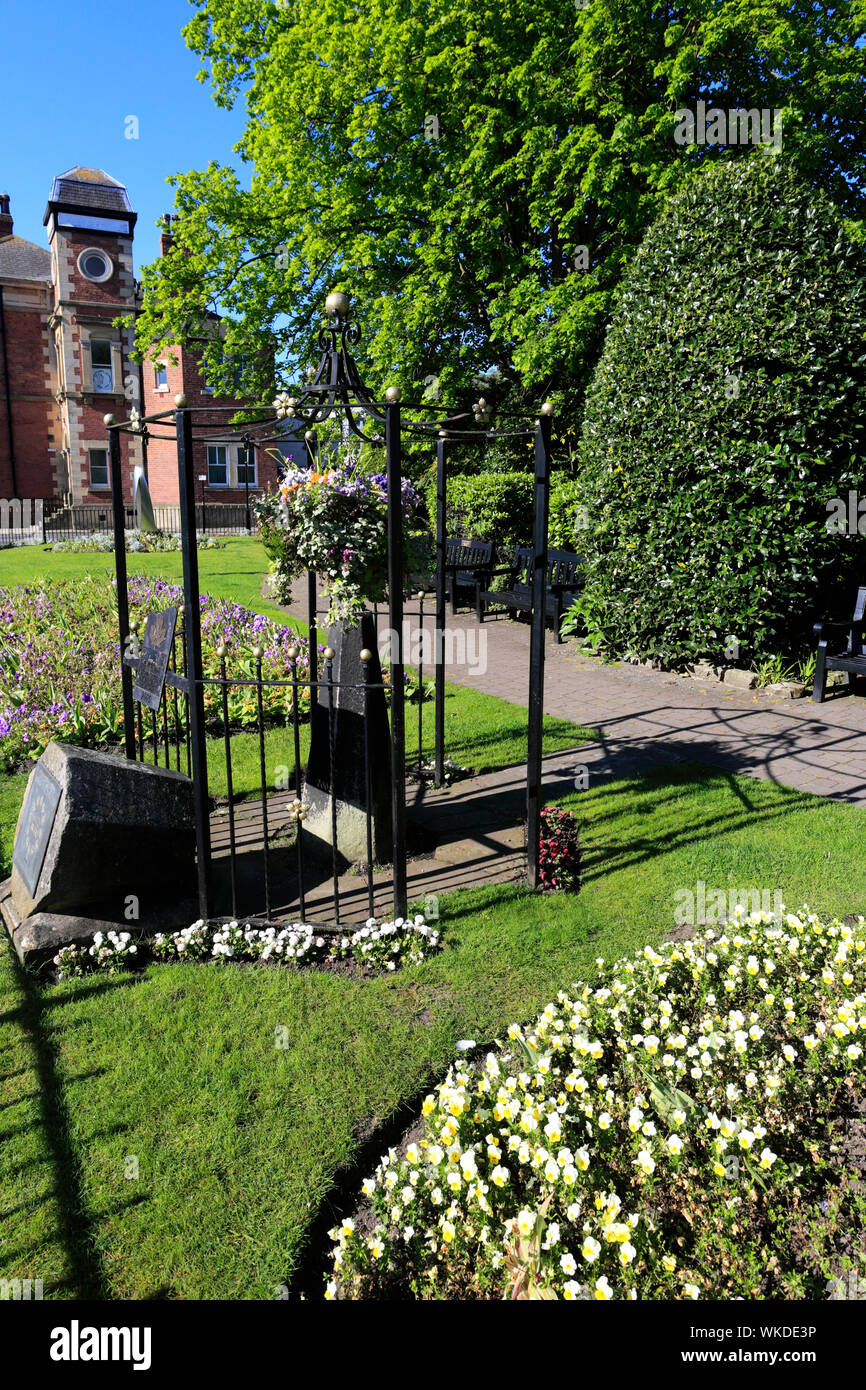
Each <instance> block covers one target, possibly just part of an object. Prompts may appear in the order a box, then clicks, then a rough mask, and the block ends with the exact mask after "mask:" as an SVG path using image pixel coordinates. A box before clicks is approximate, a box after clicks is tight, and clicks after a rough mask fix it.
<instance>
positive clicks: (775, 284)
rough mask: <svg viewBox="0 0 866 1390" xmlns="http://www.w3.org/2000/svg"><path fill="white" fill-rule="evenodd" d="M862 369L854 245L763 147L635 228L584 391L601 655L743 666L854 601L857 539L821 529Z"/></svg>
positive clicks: (861, 421) (858, 480)
mask: <svg viewBox="0 0 866 1390" xmlns="http://www.w3.org/2000/svg"><path fill="white" fill-rule="evenodd" d="M864 378H866V251H864V248H863V247H860V246H857V245H855V244H853V243H852V241H851V239H850V238H849V236H848V235H847V234H846V232H845V231H844V229H843V227H842V225H841V223H840V220H839V218H838V216H837V215H836V214H835V213H834V210H833V208H832V207H831V205H830V204H829V202H828V201H827V200H826V199H824V198H823V197H822V196H820V195H818V194H816V193H815V192H814V191H813V190H811V189H809V188H807V187H806V186H805V185H804V184H803V183H801V182H800V181H799V180H798V179H797V178H796V177H795V175H794V174H792V172H791V171H790V170H789V169H788V168H787V167H786V166H785V164H784V162H783V160H782V158H781V157H778V156H777V157H775V158H773V157H772V156H771V157H764V155H763V152H760V153H756V155H755V156H753V157H752V158H750V159H747V160H745V159H737V160H736V161H733V162H724V163H720V164H719V165H718V166H717V167H715V168H713V169H711V170H706V171H702V174H701V177H700V179H695V180H694V181H693V182H692V183H691V184H690V185H689V186H688V187H687V188H686V189H685V190H684V191H683V192H682V193H680V194H678V195H677V196H676V197H674V198H673V199H672V200H671V201H670V202H669V204H668V205H667V207H666V209H665V211H664V212H663V213H662V215H661V217H660V218H659V219H658V221H657V222H656V223H655V224H654V225H653V227H652V228H651V229H650V231H649V233H648V234H647V236H646V239H645V241H644V243H643V245H642V247H641V249H640V251H639V253H638V255H637V257H636V259H635V262H634V264H633V267H632V269H631V271H630V273H629V275H628V276H627V278H626V281H625V284H624V288H623V292H622V295H621V298H620V300H619V304H618V307H617V311H616V313H615V315H614V318H613V321H612V323H611V326H610V329H609V332H608V336H607V339H606V343H605V348H604V351H603V354H602V358H601V360H600V362H599V366H598V369H597V371H596V375H595V377H594V380H593V383H592V386H591V389H590V392H589V395H588V398H587V408H586V414H585V418H584V425H583V432H582V438H581V448H580V454H581V467H580V472H579V476H580V487H579V489H578V491H579V495H580V498H581V500H582V502H583V503H584V505H585V506H586V508H587V510H588V513H589V521H590V530H589V532H588V533H587V538H588V540H589V545H588V547H587V550H588V553H589V554H590V558H591V566H592V568H591V574H590V578H589V586H588V588H589V596H590V598H591V599H592V602H593V604H594V609H595V611H596V613H597V614H600V615H601V618H600V621H601V625H602V628H603V632H604V639H605V646H606V647H607V648H608V649H609V650H610V651H611V652H612V653H615V654H618V655H622V654H627V653H631V654H636V655H640V656H643V657H650V656H651V657H661V658H663V659H665V660H673V661H677V660H684V659H691V658H697V657H710V658H715V659H722V660H724V659H725V649H726V648H727V649H728V652H727V656H728V659H729V660H730V658H731V653H732V651H733V655H734V656H735V657H736V658H738V662H737V664H741V665H742V664H746V663H748V661H749V660H752V659H754V658H755V657H756V656H759V655H767V654H785V655H796V654H798V653H799V652H800V651H802V649H803V646H804V644H805V643H807V642H808V640H809V633H810V629H811V624H812V622H813V621H814V619H815V618H816V617H817V616H819V613H820V612H821V611H823V610H824V609H826V608H827V607H828V606H829V607H832V608H833V609H835V610H837V612H839V613H840V616H842V615H844V614H845V612H846V610H847V612H850V611H851V608H850V605H851V602H852V599H853V590H854V588H855V586H856V583H857V581H858V580H859V582H860V583H863V582H864V579H866V542H864V538H863V536H860V535H857V534H856V533H855V534H854V535H850V534H834V533H832V531H830V530H828V528H827V524H826V523H827V520H828V513H829V511H830V506H831V502H832V499H833V498H834V497H836V498H843V499H846V498H847V495H848V492H849V489H856V488H858V486H859V487H861V490H862V485H863V478H864V462H866V384H864ZM855 532H856V526H855ZM732 637H733V638H736V639H737V642H738V644H739V650H738V651H737V649H736V648H733V649H732V648H731V646H730V639H731V638H732Z"/></svg>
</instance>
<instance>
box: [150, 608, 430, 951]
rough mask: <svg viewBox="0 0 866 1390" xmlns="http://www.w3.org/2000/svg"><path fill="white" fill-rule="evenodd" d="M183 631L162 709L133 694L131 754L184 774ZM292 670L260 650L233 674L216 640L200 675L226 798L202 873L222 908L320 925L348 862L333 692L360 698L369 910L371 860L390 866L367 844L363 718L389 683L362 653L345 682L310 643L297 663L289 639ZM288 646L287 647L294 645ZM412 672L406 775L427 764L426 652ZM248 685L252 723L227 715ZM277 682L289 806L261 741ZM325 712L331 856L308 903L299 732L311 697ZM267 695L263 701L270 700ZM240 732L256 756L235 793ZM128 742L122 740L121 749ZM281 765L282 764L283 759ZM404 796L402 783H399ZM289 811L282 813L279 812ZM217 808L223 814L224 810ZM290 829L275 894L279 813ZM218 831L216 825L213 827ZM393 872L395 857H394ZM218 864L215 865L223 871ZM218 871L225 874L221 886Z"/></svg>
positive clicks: (332, 916) (187, 759) (369, 823)
mask: <svg viewBox="0 0 866 1390" xmlns="http://www.w3.org/2000/svg"><path fill="white" fill-rule="evenodd" d="M424 615H425V612H424V602H423V597H422V598H421V600H420V602H419V604H418V608H417V611H416V612H413V610H411V609H409V610H407V612H406V617H407V619H411V618H412V617H413V616H417V617H418V618H419V619H420V622H421V624H422V626H423V620H424ZM186 650H187V648H186V641H185V631H184V629H183V627H178V628H177V630H176V631H175V634H174V637H173V640H172V646H171V652H170V658H169V665H168V669H167V672H166V678H165V685H164V687H163V691H162V696H161V699H160V704H159V709H158V710H151V709H149V708H145V707H143V705H142V703H141V702H140V701H139V700H134V710H135V715H134V727H135V737H134V748H133V750H132V756H133V757H135V758H136V759H137V760H138V761H142V762H148V763H151V764H152V765H155V766H157V767H164V768H167V769H169V770H171V771H174V772H180V773H182V774H184V775H185V776H188V777H189V776H191V775H192V741H191V728H190V705H189V699H188V695H189V692H190V689H191V683H190V681H189V679H188V674H187V670H186ZM289 651H290V655H289V658H288V660H289V671H288V676H287V678H286V679H275V678H273V677H265V676H264V675H263V670H262V657H261V655H259V656H258V657H257V658H256V660H255V673H254V675H253V676H247V675H244V676H237V675H232V674H231V673H230V671H229V667H228V659H229V658H228V653H227V652H226V651H225V650H224V649H221V650H220V652H219V654H218V657H219V675H217V676H203V677H202V679H201V681H200V687H201V690H202V693H204V691H205V690H206V689H211V690H213V691H214V692H216V693H217V701H216V706H217V711H218V717H216V718H215V717H214V713H213V707H211V713H210V715H209V716H206V720H205V728H206V732H207V734H208V735H209V736H210V737H209V739H208V743H207V751H208V764H209V780H211V781H213V780H214V774H215V773H216V772H217V767H216V762H215V756H216V749H217V739H218V738H221V741H222V747H221V752H222V764H223V773H224V782H225V788H226V795H225V801H224V803H221V804H220V805H218V806H217V805H216V804H215V803H213V801H212V804H211V808H210V809H211V828H212V831H213V830H214V828H215V822H216V821H217V820H219V821H222V825H221V826H219V828H218V832H217V835H216V841H215V840H214V838H213V836H212V837H210V838H209V841H208V847H207V855H208V863H207V865H206V867H205V872H206V875H207V879H208V883H209V886H210V888H211V891H212V898H213V903H214V907H215V908H222V909H224V910H225V911H226V912H230V913H231V915H232V916H233V917H236V916H237V915H238V913H239V912H241V913H242V914H243V915H244V917H247V918H263V919H265V920H268V921H270V920H271V919H272V918H273V917H274V916H278V917H280V918H294V919H297V920H302V921H313V922H320V923H321V925H323V926H324V925H339V924H340V922H341V919H342V917H343V909H342V897H343V892H342V890H341V886H340V880H341V877H342V873H343V872H344V869H345V866H346V865H347V864H348V863H349V859H348V857H347V856H346V855H344V854H343V851H342V850H341V846H340V832H339V821H338V816H337V797H336V796H335V776H336V770H337V769H336V748H335V724H336V719H335V715H336V695H337V692H338V691H339V690H341V689H354V690H357V691H360V692H361V693H362V698H363V715H364V720H363V725H364V735H363V758H364V773H363V786H364V792H365V795H364V805H363V813H364V818H365V842H366V861H365V863H364V866H363V869H364V873H365V875H366V880H367V884H366V898H367V915H368V916H374V915H375V894H374V873H375V871H376V869H379V870H385V869H386V868H387V867H388V866H386V865H384V864H383V865H376V863H375V854H374V822H373V814H374V813H373V793H372V787H373V759H374V756H375V753H374V750H373V749H372V748H371V740H370V719H369V702H370V699H371V697H372V696H373V694H374V692H377V691H380V692H382V693H383V694H384V696H385V697H386V698H387V697H388V695H389V694H390V692H391V687H390V675H389V679H388V680H385V679H384V678H383V679H382V680H381V681H373V680H371V679H370V678H369V663H362V669H363V672H364V680H363V683H361V684H358V683H352V682H347V681H337V680H335V679H334V674H333V658H328V657H325V658H324V660H323V662H322V666H321V669H319V661H318V655H319V654H318V651H317V649H316V646H315V644H311V645H310V648H309V666H308V669H306V670H302V669H299V655H300V653H299V651H298V649H293V648H290V649H289ZM291 653H294V654H291ZM137 663H138V652H137V648H136V647H135V645H134V644H133V645H132V647H131V649H130V650H129V651H128V652H127V653H126V655H125V656H124V665H125V666H127V667H128V668H130V670H132V671H135V668H136V666H137ZM415 670H416V672H417V676H416V679H417V690H418V693H419V708H418V723H417V755H416V757H415V758H414V759H412V760H409V761H408V762H407V773H408V775H409V776H414V775H421V773H422V772H423V770H424V730H423V704H424V701H423V690H424V687H423V679H424V674H423V673H424V665H423V653H422V654H421V659H420V660H419V662H418V663H417V666H416V668H415ZM240 689H247V690H250V691H251V692H253V697H254V703H255V719H254V721H253V723H252V725H250V724H248V723H244V724H238V723H237V722H235V723H234V724H233V722H232V717H231V712H230V708H229V701H230V694H231V692H232V691H233V690H240ZM275 690H280V691H288V692H290V693H291V700H290V702H289V717H288V721H287V725H286V726H285V729H284V732H285V735H286V748H287V752H289V751H290V752H291V757H290V758H287V759H286V763H285V766H286V767H287V768H288V767H291V772H290V777H289V779H288V780H289V782H290V784H291V785H290V787H289V788H288V790H290V791H291V792H292V793H293V802H292V803H291V805H290V806H289V807H288V808H287V805H286V802H287V797H286V790H287V789H285V788H284V789H282V790H280V789H278V788H277V786H276V784H275V782H274V779H273V775H272V773H273V769H271V772H270V773H269V769H268V753H267V749H266V734H267V732H268V730H269V729H271V728H274V727H276V728H277V729H278V731H279V729H280V726H279V725H277V726H274V725H273V724H272V723H271V722H270V721H269V720H268V719H267V718H266V714H265V701H266V697H267V695H268V693H269V692H273V691H275ZM305 694H306V695H308V697H309V712H310V713H309V716H308V714H307V712H306V711H305V710H304V709H303V704H304V701H303V699H302V695H305ZM317 700H318V701H319V704H320V706H321V707H322V708H323V710H324V712H325V716H326V718H327V747H328V781H329V786H328V792H329V800H330V808H331V827H330V830H331V835H330V853H329V856H328V857H329V864H328V871H329V873H328V876H329V878H330V892H329V894H328V895H327V896H326V895H324V894H323V892H322V891H320V892H319V894H318V895H317V901H316V903H315V905H314V906H312V908H311V904H310V901H309V893H308V885H309V883H310V880H311V878H312V876H313V874H312V870H311V863H310V860H311V845H310V843H309V840H310V837H309V835H308V833H307V832H306V831H305V829H304V820H305V818H306V807H305V804H304V800H303V798H304V793H305V778H304V770H303V758H302V748H301V743H302V738H301V731H302V727H303V726H304V725H305V724H309V722H310V721H311V717H312V711H313V708H314V704H315V703H316V701H317ZM269 703H270V702H269ZM237 734H247V735H251V736H252V737H253V738H254V739H255V740H256V743H257V761H258V787H257V788H255V789H253V788H251V787H250V785H249V784H248V785H247V786H246V788H245V789H244V791H243V793H241V794H240V795H238V794H237V793H236V783H235V762H236V751H235V750H233V747H232V742H233V737H234V736H235V735H237ZM128 751H129V750H128ZM281 765H282V764H281ZM402 795H403V797H404V805H405V787H404V788H402ZM287 811H288V814H287V815H286V812H287ZM223 818H224V819H223ZM287 819H288V822H289V824H290V827H291V828H292V829H293V830H294V836H295V845H294V857H295V870H294V880H295V889H294V892H292V893H291V894H290V895H288V896H287V894H286V887H287V875H286V873H285V872H283V873H282V874H281V875H280V876H279V879H280V885H281V889H280V891H281V893H282V897H281V899H280V901H279V902H278V901H277V896H278V895H277V893H276V892H275V883H274V873H273V854H274V841H275V838H276V837H277V836H279V835H280V834H281V833H282V832H284V831H285V829H286V820H287ZM240 820H243V829H242V830H241V828H240V827H239V821H240ZM220 831H223V832H225V833H223V834H222V835H221V834H220V833H219V832H220ZM394 852H395V862H399V863H400V864H401V865H402V868H403V873H404V875H405V873H406V845H405V841H403V842H398V843H397V844H396V845H395V847H394ZM249 853H254V854H257V855H260V861H259V862H260V867H261V872H260V873H259V872H258V870H256V871H255V872H254V874H253V875H251V876H249V877H248V880H247V882H246V883H245V885H244V891H243V892H242V891H241V887H240V882H239V879H240V874H239V865H240V859H241V857H242V855H245V854H249ZM397 855H400V860H399V861H396V856H397ZM313 858H314V860H315V864H314V868H315V870H316V871H318V872H319V876H320V880H321V871H322V865H323V862H324V861H323V855H322V846H321V845H319V846H318V847H317V850H316V853H315V855H314V856H313ZM222 861H226V862H227V882H226V881H225V879H226V872H225V869H224V866H223V863H222ZM391 869H392V872H393V870H394V863H392V864H391ZM221 870H222V873H221V872H220V871H221ZM220 878H222V880H223V884H222V888H221V887H220V882H219V880H220Z"/></svg>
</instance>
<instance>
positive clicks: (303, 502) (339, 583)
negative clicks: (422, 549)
mask: <svg viewBox="0 0 866 1390" xmlns="http://www.w3.org/2000/svg"><path fill="white" fill-rule="evenodd" d="M254 506H255V511H256V517H257V520H258V523H259V534H260V535H261V537H262V540H263V542H264V544H265V548H266V549H267V551H268V554H269V555H270V556H271V559H272V562H273V563H272V566H271V573H272V579H273V582H274V592H275V594H276V597H277V599H278V600H279V601H286V599H287V597H288V592H289V591H290V589H291V585H292V581H293V580H295V579H296V578H298V576H299V575H301V574H303V573H304V572H305V571H306V570H315V571H316V573H318V574H320V575H321V576H322V578H323V580H324V583H325V591H326V593H327V596H328V602H329V605H330V606H329V611H328V616H327V623H328V624H329V625H333V624H337V623H341V624H347V625H348V624H353V623H355V622H357V621H358V619H359V617H360V615H361V613H362V612H363V611H364V608H365V605H366V603H368V602H370V603H373V602H381V601H382V600H383V599H384V597H385V591H386V587H387V583H388V540H387V518H388V503H387V495H386V479H385V476H384V474H381V473H376V474H372V475H369V476H365V475H364V474H361V473H358V472H357V471H356V470H355V468H354V466H349V467H346V468H342V467H338V468H329V469H327V470H326V471H325V472H323V473H317V472H313V471H311V470H308V469H304V468H290V469H289V470H288V471H287V472H286V474H285V476H284V478H283V480H282V482H281V484H280V486H279V488H278V490H277V492H276V493H269V494H268V495H267V496H266V497H264V498H263V499H262V501H261V502H258V503H256V504H254ZM417 506H418V494H417V492H416V491H415V489H414V487H413V486H412V484H411V483H410V482H408V481H407V480H406V479H403V482H402V509H403V531H404V542H406V540H407V531H408V525H407V523H408V520H409V517H410V516H411V514H412V513H413V511H414V510H415V509H416V508H417ZM407 553H408V548H407V545H406V544H405V543H404V569H405V563H406V557H407Z"/></svg>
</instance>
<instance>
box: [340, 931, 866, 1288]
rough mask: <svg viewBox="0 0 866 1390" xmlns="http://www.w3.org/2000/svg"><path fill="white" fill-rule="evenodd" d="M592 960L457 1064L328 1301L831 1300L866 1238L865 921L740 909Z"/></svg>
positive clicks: (388, 1166)
mask: <svg viewBox="0 0 866 1390" xmlns="http://www.w3.org/2000/svg"><path fill="white" fill-rule="evenodd" d="M598 966H599V975H598V981H597V983H596V984H595V985H594V986H590V985H586V984H578V985H575V986H573V987H572V988H571V989H570V990H567V991H562V992H561V993H560V994H559V995H558V996H557V998H556V1001H555V1002H554V1003H551V1004H548V1006H547V1007H546V1008H545V1009H544V1011H543V1013H542V1014H541V1015H540V1017H539V1018H538V1019H537V1020H536V1022H535V1024H534V1025H533V1026H532V1027H530V1028H527V1029H525V1030H524V1029H523V1028H522V1027H520V1026H519V1025H516V1024H515V1025H513V1026H512V1027H511V1028H510V1029H509V1030H508V1042H507V1044H505V1045H504V1046H500V1047H499V1048H498V1049H497V1050H496V1051H495V1052H490V1053H488V1054H487V1057H486V1059H485V1060H484V1062H483V1064H482V1063H479V1065H478V1066H477V1067H473V1066H472V1064H471V1063H470V1062H468V1061H467V1060H466V1059H461V1060H460V1061H459V1062H457V1063H455V1064H454V1065H453V1066H452V1068H451V1070H450V1072H449V1073H448V1075H447V1077H446V1078H445V1080H444V1082H443V1083H442V1084H441V1085H440V1086H438V1087H437V1088H436V1090H435V1091H434V1092H433V1093H432V1094H431V1095H429V1096H428V1097H427V1098H426V1100H425V1101H424V1105H423V1111H422V1121H421V1125H420V1133H417V1134H413V1136H412V1137H413V1138H415V1140H416V1142H413V1143H411V1144H409V1145H408V1147H407V1148H406V1149H405V1152H404V1154H402V1155H398V1154H397V1152H396V1151H395V1150H393V1149H392V1150H390V1151H389V1152H388V1154H387V1155H386V1156H385V1157H384V1158H383V1160H382V1162H381V1163H380V1164H379V1166H378V1168H377V1169H376V1172H375V1173H374V1174H373V1175H372V1176H371V1177H370V1178H368V1179H367V1180H366V1181H365V1182H364V1184H363V1194H364V1198H365V1199H366V1201H367V1202H368V1203H369V1206H370V1208H371V1209H372V1210H367V1209H362V1210H361V1211H359V1212H358V1214H357V1217H355V1218H349V1219H347V1220H345V1221H343V1222H342V1223H341V1224H340V1226H338V1227H336V1228H335V1229H334V1230H333V1231H332V1232H331V1237H332V1240H333V1242H334V1255H333V1272H332V1277H331V1279H330V1280H329V1282H328V1285H327V1291H326V1297H328V1298H376V1297H406V1296H407V1295H408V1296H410V1297H415V1298H454V1299H473V1298H503V1297H511V1298H542V1299H560V1298H561V1299H566V1300H570V1299H611V1298H613V1299H635V1298H641V1299H668V1298H687V1299H689V1298H693V1299H697V1298H734V1297H744V1298H755V1297H789V1298H803V1297H809V1298H821V1297H826V1296H827V1287H828V1280H829V1281H831V1283H830V1287H833V1286H834V1285H833V1284H832V1280H833V1277H834V1276H837V1275H839V1274H841V1273H842V1272H843V1270H844V1269H845V1267H846V1259H847V1255H846V1250H848V1249H850V1248H857V1249H860V1250H862V1248H863V1231H864V1228H866V1198H864V1195H863V1190H862V1184H861V1186H860V1190H859V1191H858V1189H857V1185H856V1184H855V1183H854V1182H853V1181H852V1179H851V1177H850V1175H848V1174H846V1173H845V1172H844V1170H843V1167H842V1163H841V1159H840V1157H839V1154H838V1152H837V1150H838V1144H837V1140H838V1132H839V1124H840V1118H841V1117H842V1116H844V1114H845V1113H846V1111H850V1109H851V1106H852V1103H853V1101H854V1097H855V1096H857V1095H858V1094H859V1095H860V1096H862V1094H863V1085H864V1080H866V1066H864V1051H863V1038H864V1033H866V992H864V991H866V922H864V919H863V918H860V919H859V920H858V921H857V923H856V924H855V925H854V926H846V925H844V924H842V923H840V922H839V921H833V922H830V923H822V922H821V921H819V920H818V918H817V917H816V916H814V914H809V913H808V912H807V911H806V910H805V909H804V910H803V911H801V912H799V913H797V914H796V915H794V914H790V915H786V916H784V917H782V918H781V919H779V920H775V919H773V918H770V917H769V916H768V915H767V914H761V915H758V916H754V917H751V918H749V919H748V921H744V920H742V919H740V918H737V919H736V920H735V921H733V922H732V923H730V924H728V926H727V927H726V928H725V929H723V930H721V931H720V932H719V933H716V932H714V931H707V932H706V933H705V934H703V935H701V936H696V937H695V938H694V939H693V940H691V941H685V942H680V943H672V942H669V943H667V944H665V945H663V946H662V947H660V948H659V949H658V950H655V949H654V948H653V947H647V948H646V949H645V950H644V951H643V952H641V953H640V954H639V955H637V956H636V957H635V958H634V959H633V960H621V961H617V962H616V964H615V965H613V966H612V967H611V966H606V965H605V964H604V962H603V961H599V962H598ZM861 1159H862V1155H861ZM846 1229H847V1231H848V1235H847V1236H846V1235H845V1231H846ZM852 1230H855V1231H856V1233H857V1235H856V1236H855V1238H854V1240H853V1241H852V1240H851V1239H850V1238H849V1237H850V1233H851V1231H852ZM862 1273H863V1271H862V1270H861V1271H860V1274H861V1275H862Z"/></svg>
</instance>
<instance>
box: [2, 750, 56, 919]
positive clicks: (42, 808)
mask: <svg viewBox="0 0 866 1390" xmlns="http://www.w3.org/2000/svg"><path fill="white" fill-rule="evenodd" d="M59 802H60V783H59V782H57V781H56V780H55V778H54V777H52V775H51V773H50V772H49V771H48V769H47V767H43V765H42V763H41V762H40V763H37V764H36V768H35V770H34V773H33V780H32V781H31V783H30V786H29V787H28V789H27V796H26V797H25V799H24V806H23V808H22V811H21V826H20V829H19V831H18V834H17V835H16V836H15V847H14V849H13V851H12V864H13V866H14V867H15V868H16V869H17V870H18V872H19V874H20V875H21V877H22V879H23V880H24V884H25V886H26V888H27V891H28V893H30V894H31V895H32V894H34V893H35V892H36V885H37V883H38V882H39V875H40V873H41V872H42V865H43V863H44V861H45V851H46V849H47V848H48V840H49V837H50V835H51V830H52V827H53V825H54V817H55V816H56V814H57V807H58V804H59Z"/></svg>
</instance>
